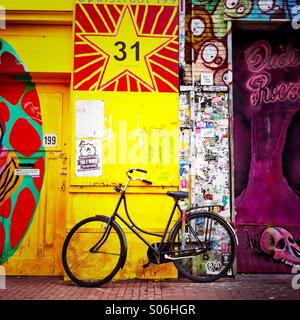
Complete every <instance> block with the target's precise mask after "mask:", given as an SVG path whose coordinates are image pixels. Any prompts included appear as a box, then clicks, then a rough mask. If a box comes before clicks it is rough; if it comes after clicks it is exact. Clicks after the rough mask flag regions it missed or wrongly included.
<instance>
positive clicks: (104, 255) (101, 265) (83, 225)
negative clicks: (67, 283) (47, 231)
mask: <svg viewBox="0 0 300 320" xmlns="http://www.w3.org/2000/svg"><path fill="white" fill-rule="evenodd" d="M109 222H110V225H111V228H112V229H111V231H110V233H109V235H108V238H107V240H106V241H105V243H104V245H103V247H101V250H100V251H97V252H94V253H92V252H91V251H90V249H91V248H92V247H93V246H95V245H96V243H98V242H99V240H100V238H101V236H102V235H103V232H104V230H105V229H106V228H107V227H108V225H109ZM82 250H83V251H82ZM108 250H109V251H108ZM111 251H116V252H111ZM83 255H84V256H83ZM126 255H127V242H126V238H125V235H124V232H123V230H122V229H121V227H120V226H119V225H118V224H117V223H116V222H115V221H110V218H109V217H107V216H95V217H90V218H86V219H84V220H82V221H80V222H78V223H77V224H76V225H75V226H74V227H73V228H72V229H71V230H70V232H69V233H68V235H67V237H66V239H65V241H64V244H63V249H62V262H63V267H64V269H65V272H66V274H67V275H68V277H69V278H70V279H71V280H72V281H73V282H74V283H76V284H78V285H80V286H84V287H98V286H100V285H102V284H104V283H106V282H108V281H110V280H111V279H112V278H113V277H114V276H115V275H116V273H117V272H118V271H119V269H120V268H121V267H123V266H124V264H125V260H126ZM85 256H86V258H87V260H85ZM88 259H91V260H93V261H91V262H89V260H88ZM97 268H98V270H99V269H100V270H99V273H98V275H96V274H95V272H96V271H95V270H97ZM94 274H95V276H94Z"/></svg>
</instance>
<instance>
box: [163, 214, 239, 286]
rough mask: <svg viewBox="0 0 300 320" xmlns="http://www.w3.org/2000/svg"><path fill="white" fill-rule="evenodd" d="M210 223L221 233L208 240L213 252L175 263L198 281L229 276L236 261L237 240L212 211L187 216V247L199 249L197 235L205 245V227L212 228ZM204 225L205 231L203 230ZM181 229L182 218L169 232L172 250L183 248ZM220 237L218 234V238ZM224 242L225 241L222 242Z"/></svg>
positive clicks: (191, 278)
mask: <svg viewBox="0 0 300 320" xmlns="http://www.w3.org/2000/svg"><path fill="white" fill-rule="evenodd" d="M209 221H211V223H212V224H211V226H214V229H215V231H216V230H217V229H218V230H217V231H218V232H217V233H216V232H215V233H214V234H212V235H211V238H210V239H209V241H207V243H208V242H209V245H210V246H211V249H210V250H207V251H204V252H203V253H200V254H198V255H196V256H193V257H191V258H184V259H178V260H177V259H176V260H173V263H174V265H175V267H176V268H177V269H178V271H179V273H180V274H181V275H183V276H184V277H186V278H188V279H190V280H192V281H195V282H213V281H216V280H217V279H219V278H221V277H223V276H225V275H226V274H227V273H228V271H229V269H230V268H231V267H232V265H233V262H234V260H235V253H236V239H235V234H234V232H233V230H232V229H231V227H230V226H229V225H228V224H227V223H226V221H225V220H224V219H223V218H221V217H220V216H218V215H216V214H214V213H210V212H197V213H193V214H190V215H187V216H186V229H185V234H186V240H185V241H186V247H185V248H190V249H193V248H195V246H198V248H199V243H198V244H196V241H195V235H196V236H197V237H198V239H200V240H201V241H202V242H203V243H204V237H205V226H208V225H209V224H208V223H210V222H209ZM193 225H194V226H193ZM202 226H203V229H201V228H202ZM181 229H182V219H179V220H178V221H177V223H176V224H175V225H174V227H173V229H172V231H171V233H170V238H169V242H170V248H171V250H175V251H176V250H178V249H179V248H180V247H181V245H182V241H181V233H182V231H181ZM210 229H212V227H210ZM207 230H208V229H207ZM217 235H219V238H218V236H217ZM220 235H221V237H220ZM197 241H198V240H197ZM221 241H223V242H222V243H220V242H221ZM174 258H180V255H179V254H177V255H176V254H175V255H174ZM211 259H212V260H211ZM189 265H190V266H189Z"/></svg>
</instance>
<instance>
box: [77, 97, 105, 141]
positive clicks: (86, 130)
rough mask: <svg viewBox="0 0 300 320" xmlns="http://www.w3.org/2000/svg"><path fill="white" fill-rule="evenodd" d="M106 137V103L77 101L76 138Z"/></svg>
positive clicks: (100, 101)
mask: <svg viewBox="0 0 300 320" xmlns="http://www.w3.org/2000/svg"><path fill="white" fill-rule="evenodd" d="M103 135H104V102H103V101H102V100H76V137H77V138H101V137H103Z"/></svg>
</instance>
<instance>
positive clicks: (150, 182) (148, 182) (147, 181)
mask: <svg viewBox="0 0 300 320" xmlns="http://www.w3.org/2000/svg"><path fill="white" fill-rule="evenodd" d="M141 181H143V182H145V183H147V184H152V181H149V180H146V179H142V180H141Z"/></svg>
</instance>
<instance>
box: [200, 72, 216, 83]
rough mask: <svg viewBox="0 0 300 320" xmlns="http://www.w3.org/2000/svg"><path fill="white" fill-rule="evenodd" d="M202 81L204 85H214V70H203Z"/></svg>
mask: <svg viewBox="0 0 300 320" xmlns="http://www.w3.org/2000/svg"><path fill="white" fill-rule="evenodd" d="M200 82H201V85H202V86H212V85H213V84H214V74H213V73H212V72H201V74H200Z"/></svg>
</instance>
